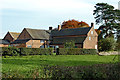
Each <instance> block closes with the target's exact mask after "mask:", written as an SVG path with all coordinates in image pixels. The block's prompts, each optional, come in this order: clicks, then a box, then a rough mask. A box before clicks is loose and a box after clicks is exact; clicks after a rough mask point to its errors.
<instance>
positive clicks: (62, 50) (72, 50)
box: [59, 48, 97, 55]
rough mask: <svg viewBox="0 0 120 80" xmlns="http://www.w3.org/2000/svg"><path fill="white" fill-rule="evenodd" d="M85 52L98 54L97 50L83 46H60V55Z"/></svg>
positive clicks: (82, 53)
mask: <svg viewBox="0 0 120 80" xmlns="http://www.w3.org/2000/svg"><path fill="white" fill-rule="evenodd" d="M85 54H97V50H96V49H81V48H59V55H85Z"/></svg>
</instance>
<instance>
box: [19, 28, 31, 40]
mask: <svg viewBox="0 0 120 80" xmlns="http://www.w3.org/2000/svg"><path fill="white" fill-rule="evenodd" d="M18 39H32V38H31V36H30V35H29V33H28V32H27V31H26V29H24V30H23V31H22V32H21V34H20V35H19V37H18Z"/></svg>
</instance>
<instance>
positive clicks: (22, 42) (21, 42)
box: [11, 39, 30, 44]
mask: <svg viewBox="0 0 120 80" xmlns="http://www.w3.org/2000/svg"><path fill="white" fill-rule="evenodd" d="M29 40H30V39H17V40H15V41H14V42H12V43H11V44H24V43H26V42H28V41H29Z"/></svg>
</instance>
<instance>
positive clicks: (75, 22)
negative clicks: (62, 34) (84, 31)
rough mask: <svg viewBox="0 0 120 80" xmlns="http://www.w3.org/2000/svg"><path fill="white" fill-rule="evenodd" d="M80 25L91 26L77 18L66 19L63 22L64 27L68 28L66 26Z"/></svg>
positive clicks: (75, 26) (77, 26)
mask: <svg viewBox="0 0 120 80" xmlns="http://www.w3.org/2000/svg"><path fill="white" fill-rule="evenodd" d="M79 27H89V25H88V24H87V23H85V22H83V21H81V22H79V21H77V20H74V19H72V20H68V21H64V22H63V23H62V27H61V28H62V29H66V28H79Z"/></svg>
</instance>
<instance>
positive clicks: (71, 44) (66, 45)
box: [64, 41, 75, 48]
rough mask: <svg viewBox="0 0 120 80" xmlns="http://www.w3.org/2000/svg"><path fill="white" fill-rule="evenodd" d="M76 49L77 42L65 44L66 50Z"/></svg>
mask: <svg viewBox="0 0 120 80" xmlns="http://www.w3.org/2000/svg"><path fill="white" fill-rule="evenodd" d="M74 47H75V42H74V41H70V42H65V44H64V48H74Z"/></svg>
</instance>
